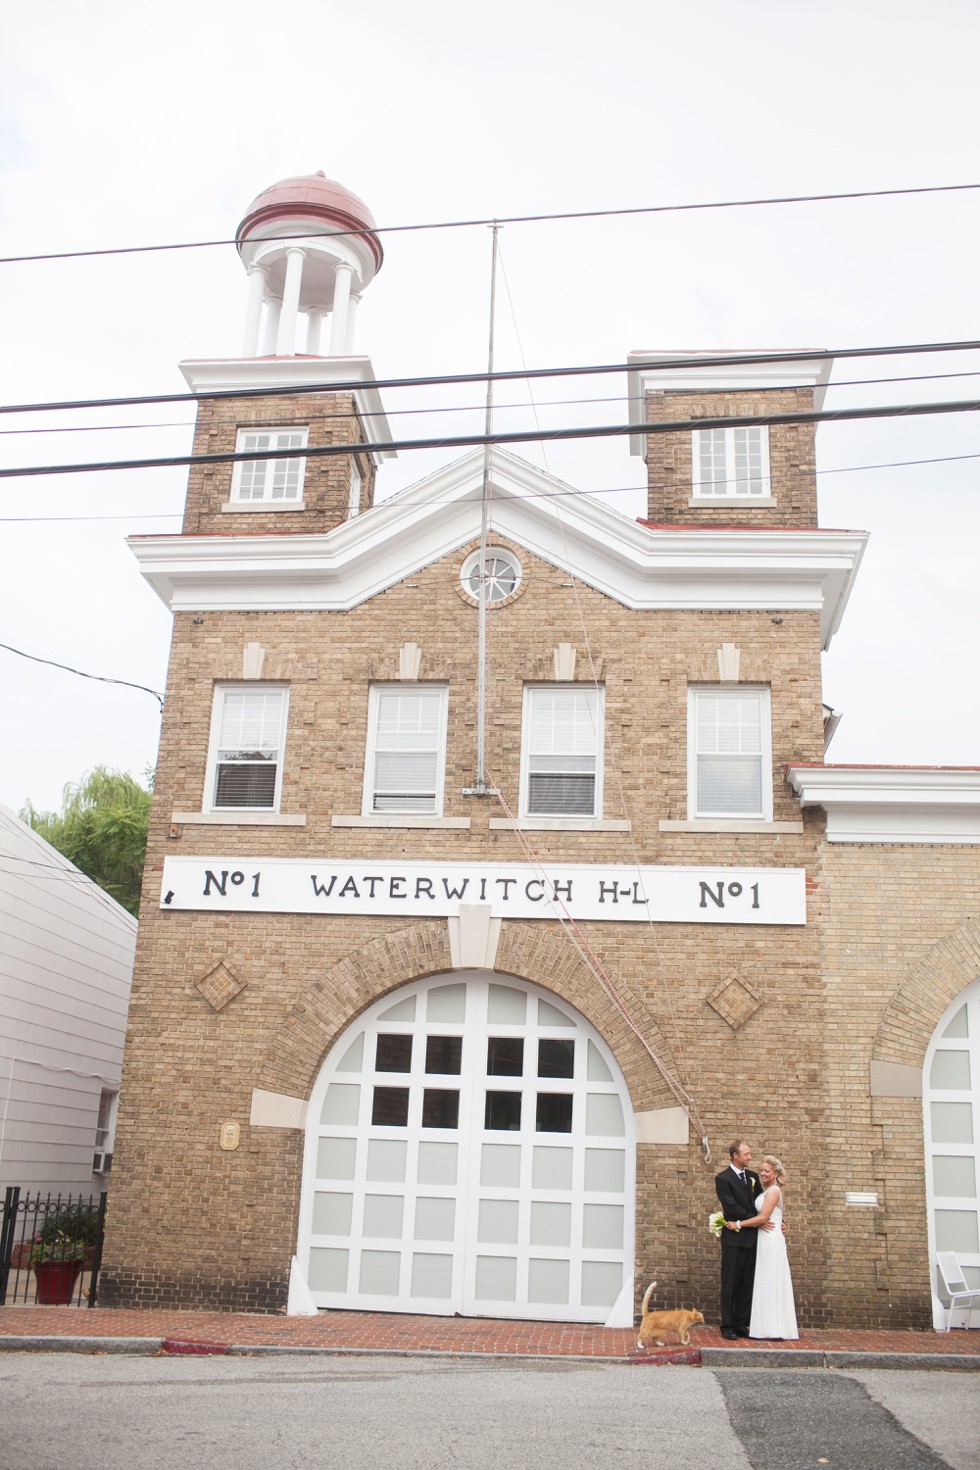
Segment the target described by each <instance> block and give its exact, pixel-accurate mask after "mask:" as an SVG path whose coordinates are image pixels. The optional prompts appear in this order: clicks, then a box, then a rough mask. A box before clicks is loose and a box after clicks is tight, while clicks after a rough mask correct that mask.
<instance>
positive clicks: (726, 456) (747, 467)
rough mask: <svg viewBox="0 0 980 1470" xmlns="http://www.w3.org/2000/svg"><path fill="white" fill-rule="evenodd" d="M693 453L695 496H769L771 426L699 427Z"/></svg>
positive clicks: (763, 497)
mask: <svg viewBox="0 0 980 1470" xmlns="http://www.w3.org/2000/svg"><path fill="white" fill-rule="evenodd" d="M693 450H694V452H693V455H692V466H693V491H694V499H695V500H699V501H701V500H755V499H757V500H768V498H769V497H770V495H771V494H772V487H771V483H770V479H769V430H768V428H767V427H766V425H765V424H756V425H751V426H749V427H746V428H731V429H696V430H695V433H694V446H693Z"/></svg>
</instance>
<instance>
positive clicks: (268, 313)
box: [262, 296, 282, 357]
mask: <svg viewBox="0 0 980 1470" xmlns="http://www.w3.org/2000/svg"><path fill="white" fill-rule="evenodd" d="M281 311H282V302H281V301H280V299H279V297H278V296H270V297H269V300H268V304H267V306H266V309H265V333H264V334H263V337H262V356H263V357H271V356H272V354H273V353H274V352H275V350H276V339H277V338H278V336H279V313H280V312H281Z"/></svg>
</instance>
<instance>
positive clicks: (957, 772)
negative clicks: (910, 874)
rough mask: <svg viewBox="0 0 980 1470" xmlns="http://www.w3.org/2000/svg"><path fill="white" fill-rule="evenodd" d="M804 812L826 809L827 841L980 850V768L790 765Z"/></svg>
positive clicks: (793, 785) (788, 774) (790, 780)
mask: <svg viewBox="0 0 980 1470" xmlns="http://www.w3.org/2000/svg"><path fill="white" fill-rule="evenodd" d="M786 780H787V782H788V783H789V785H790V787H791V788H792V790H793V791H794V792H795V793H796V795H797V796H798V797H799V800H800V805H801V806H803V807H813V806H817V807H823V809H824V810H825V811H826V813H827V840H828V842H881V843H917V844H923V843H942V844H959V845H968V846H976V845H980V767H976V766H826V765H825V766H787V768H786Z"/></svg>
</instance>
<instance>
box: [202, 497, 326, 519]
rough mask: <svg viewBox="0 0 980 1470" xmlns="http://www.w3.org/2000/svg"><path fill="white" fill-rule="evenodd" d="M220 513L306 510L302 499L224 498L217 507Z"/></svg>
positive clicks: (243, 513)
mask: <svg viewBox="0 0 980 1470" xmlns="http://www.w3.org/2000/svg"><path fill="white" fill-rule="evenodd" d="M219 509H220V511H221V514H222V515H236V516H238V515H248V514H249V513H250V512H252V511H256V510H263V511H270V510H274V511H276V512H277V513H278V512H279V511H282V510H306V504H305V502H304V501H302V500H226V501H225V503H224V505H222V506H220V507H219Z"/></svg>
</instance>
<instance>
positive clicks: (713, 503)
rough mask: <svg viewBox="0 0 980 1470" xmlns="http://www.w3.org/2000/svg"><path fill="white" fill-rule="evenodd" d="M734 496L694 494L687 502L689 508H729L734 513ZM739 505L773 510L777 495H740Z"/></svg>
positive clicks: (746, 508) (752, 508) (749, 508)
mask: <svg viewBox="0 0 980 1470" xmlns="http://www.w3.org/2000/svg"><path fill="white" fill-rule="evenodd" d="M733 499H734V496H731V497H729V496H725V495H692V496H691V498H690V500H689V501H688V502H687V508H688V510H727V512H728V514H729V515H731V513H732V500H733ZM737 503H738V506H739V508H740V509H741V510H767V509H768V510H771V509H772V508H773V506H775V504H776V497H775V495H740V496H739V497H738V502H737Z"/></svg>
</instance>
